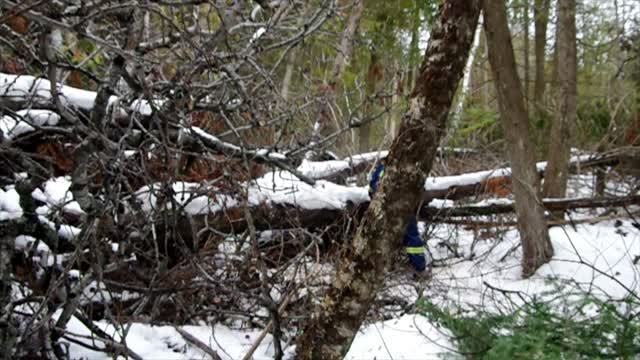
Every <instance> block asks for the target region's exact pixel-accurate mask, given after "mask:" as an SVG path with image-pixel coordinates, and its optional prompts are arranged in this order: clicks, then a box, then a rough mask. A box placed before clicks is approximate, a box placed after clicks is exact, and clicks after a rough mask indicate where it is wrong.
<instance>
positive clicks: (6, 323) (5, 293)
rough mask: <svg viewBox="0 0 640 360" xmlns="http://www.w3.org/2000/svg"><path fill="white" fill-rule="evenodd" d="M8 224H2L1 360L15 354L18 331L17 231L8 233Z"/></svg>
mask: <svg viewBox="0 0 640 360" xmlns="http://www.w3.org/2000/svg"><path fill="white" fill-rule="evenodd" d="M7 225H8V222H6V223H5V222H2V223H0V230H3V231H2V232H3V235H2V236H0V348H2V349H4V351H3V352H2V354H0V359H11V358H12V354H13V353H14V347H15V342H16V336H17V331H16V329H15V326H14V324H13V321H12V318H11V312H10V310H11V306H10V304H11V255H12V254H13V248H14V244H13V243H14V239H15V237H16V235H17V233H16V232H15V231H7V229H6V226H7Z"/></svg>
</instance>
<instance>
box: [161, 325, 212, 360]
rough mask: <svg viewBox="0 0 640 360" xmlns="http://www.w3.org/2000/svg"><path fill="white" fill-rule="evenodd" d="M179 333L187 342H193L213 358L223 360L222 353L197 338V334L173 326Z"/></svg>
mask: <svg viewBox="0 0 640 360" xmlns="http://www.w3.org/2000/svg"><path fill="white" fill-rule="evenodd" d="M173 328H174V329H175V330H176V331H177V332H178V334H180V335H181V336H182V337H183V338H184V339H185V340H186V341H187V342H189V343H191V344H192V345H194V346H195V347H197V348H198V349H200V350H202V351H204V352H205V353H207V355H209V356H211V358H212V359H213V360H221V358H220V355H218V353H217V352H216V351H215V350H213V349H212V348H211V347H209V346H208V345H207V344H205V343H203V342H202V341H200V340H198V338H196V337H195V336H193V335H191V334H189V333H188V332H187V331H186V330H183V329H180V328H179V327H177V326H174V327H173Z"/></svg>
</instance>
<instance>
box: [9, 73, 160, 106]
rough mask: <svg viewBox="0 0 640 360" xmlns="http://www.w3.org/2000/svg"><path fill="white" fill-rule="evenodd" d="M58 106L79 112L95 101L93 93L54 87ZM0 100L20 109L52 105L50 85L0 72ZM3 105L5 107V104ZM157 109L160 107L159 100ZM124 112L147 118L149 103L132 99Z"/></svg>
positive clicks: (116, 99) (27, 76)
mask: <svg viewBox="0 0 640 360" xmlns="http://www.w3.org/2000/svg"><path fill="white" fill-rule="evenodd" d="M56 86H57V91H58V96H59V97H60V101H61V102H62V105H64V106H69V107H72V108H77V109H81V110H87V111H89V110H91V109H93V105H94V103H95V100H96V96H97V93H96V92H95V91H89V90H83V89H78V88H74V87H71V86H66V85H60V84H56ZM0 99H2V100H3V101H4V102H5V103H9V104H11V103H15V104H18V106H20V107H21V106H22V105H24V104H25V103H30V104H37V105H42V106H48V105H51V104H52V96H51V82H50V81H49V80H46V79H43V78H37V77H34V76H30V75H12V74H5V73H0ZM118 101H119V98H118V97H117V96H111V97H109V105H112V104H115V103H117V102H118ZM5 105H7V104H5ZM155 105H157V107H160V106H161V101H159V102H158V104H155ZM127 109H128V110H129V111H133V112H136V113H138V114H140V115H151V111H152V108H151V104H149V102H148V101H146V100H134V101H133V102H132V103H131V104H130V105H129V106H128V107H127Z"/></svg>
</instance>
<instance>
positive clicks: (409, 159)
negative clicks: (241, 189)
mask: <svg viewBox="0 0 640 360" xmlns="http://www.w3.org/2000/svg"><path fill="white" fill-rule="evenodd" d="M440 10H441V13H440V17H439V19H438V20H437V21H436V23H435V24H434V27H433V30H432V32H431V39H430V41H429V45H428V47H427V50H426V53H425V56H424V59H423V62H422V66H421V67H420V71H419V75H418V78H417V81H416V87H415V88H414V90H413V93H412V94H411V99H410V104H411V105H410V109H409V110H408V111H407V112H406V113H405V115H404V117H403V120H402V124H401V126H400V129H399V133H398V136H397V137H396V138H395V139H394V142H393V144H392V146H391V151H390V154H389V156H388V157H387V164H386V170H385V177H384V178H383V179H382V182H381V184H380V187H379V189H378V193H377V195H376V196H375V198H374V200H373V202H372V203H371V205H370V206H369V208H368V209H367V212H366V214H365V216H364V218H363V220H362V223H361V224H360V226H359V228H358V232H357V234H356V236H355V237H354V239H353V241H352V242H351V244H350V245H348V246H347V248H346V249H345V252H344V255H343V257H342V258H341V260H340V263H339V265H338V269H337V272H336V275H335V278H334V279H333V282H332V285H331V287H330V289H329V290H328V293H327V294H326V296H325V297H324V299H323V300H322V301H321V303H320V304H319V306H318V308H317V309H316V310H315V312H314V314H313V316H312V318H311V319H310V322H309V325H308V326H307V327H306V328H305V329H304V332H303V333H302V335H301V336H300V338H299V340H298V348H297V349H298V350H297V351H298V358H301V359H312V358H313V359H318V358H322V359H342V358H343V356H344V355H345V354H346V353H347V351H348V350H349V347H350V346H351V342H352V341H353V338H354V337H355V335H356V332H357V331H358V329H359V328H360V325H361V324H362V321H363V320H364V319H365V317H366V315H367V312H368V310H369V308H370V305H371V303H372V302H373V300H374V299H375V296H376V293H377V292H378V290H379V289H380V287H381V286H382V284H383V283H384V277H385V274H386V272H387V269H388V267H389V264H390V259H391V258H392V256H390V255H389V254H393V253H394V251H397V250H398V249H399V247H400V244H401V239H402V235H403V233H404V230H405V226H406V223H407V219H408V218H409V217H410V216H411V214H413V212H414V210H415V209H416V208H417V206H418V203H419V201H420V196H418V195H419V194H420V193H421V191H422V189H423V187H424V182H425V179H426V177H427V174H428V173H429V171H430V170H431V164H432V162H433V159H434V157H435V153H436V149H437V146H438V143H439V141H440V139H441V138H442V135H443V134H444V133H445V128H446V123H447V117H448V114H449V109H450V107H451V103H452V101H453V96H454V94H455V92H456V89H457V87H458V83H459V82H460V79H461V78H462V75H463V70H464V66H465V63H466V60H467V57H468V54H469V49H470V48H471V43H472V42H473V35H474V32H475V29H476V26H477V22H478V16H479V13H480V6H479V2H478V1H475V0H473V1H469V0H464V1H463V0H446V1H444V3H443V4H442V6H441V8H440Z"/></svg>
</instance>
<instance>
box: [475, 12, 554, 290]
mask: <svg viewBox="0 0 640 360" xmlns="http://www.w3.org/2000/svg"><path fill="white" fill-rule="evenodd" d="M483 10H484V27H485V34H486V36H487V45H488V48H489V62H490V63H491V68H492V70H493V77H494V80H495V84H496V92H497V95H498V105H499V108H500V118H501V122H502V127H503V129H504V132H505V135H506V138H507V151H508V155H509V161H510V162H511V169H512V174H513V177H514V179H515V181H513V192H514V195H515V200H516V204H515V207H516V213H517V215H518V231H519V232H520V238H521V239H522V249H523V258H522V276H523V277H525V278H526V277H528V276H531V275H532V274H533V273H534V272H535V271H536V269H537V268H538V267H540V265H542V264H544V263H546V262H548V261H549V260H550V259H551V256H552V255H553V248H552V247H551V242H550V240H549V232H548V231H547V226H546V222H545V219H544V208H543V207H542V205H541V202H540V197H539V189H540V176H539V175H538V172H537V171H536V165H535V151H534V148H533V142H532V140H531V137H530V134H529V119H528V116H527V112H526V110H525V106H524V99H523V95H522V87H521V84H520V81H519V79H518V73H517V70H516V62H515V58H514V54H513V45H512V44H511V36H510V33H509V26H508V25H507V10H506V7H505V3H504V2H503V1H501V0H485V1H484V3H483Z"/></svg>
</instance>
